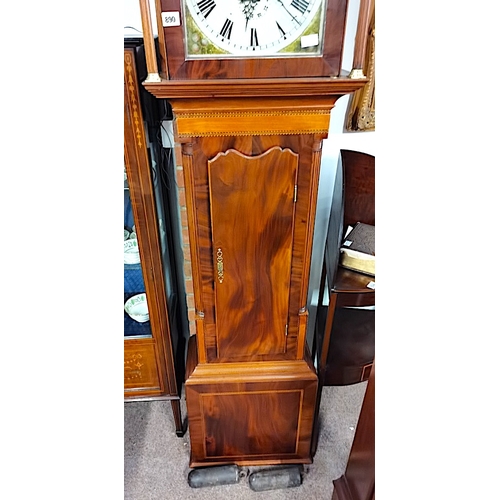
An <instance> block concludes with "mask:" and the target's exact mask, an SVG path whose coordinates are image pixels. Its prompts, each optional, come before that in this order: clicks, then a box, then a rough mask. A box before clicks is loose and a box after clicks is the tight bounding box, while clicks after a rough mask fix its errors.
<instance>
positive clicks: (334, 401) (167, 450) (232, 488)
mask: <svg viewBox="0 0 500 500" xmlns="http://www.w3.org/2000/svg"><path fill="white" fill-rule="evenodd" d="M366 384H367V383H366V382H363V383H360V384H355V385H351V386H344V387H325V388H324V389H323V395H322V400H321V407H320V435H319V442H318V450H317V452H316V455H315V457H314V462H313V463H312V464H311V465H307V466H305V470H306V472H305V474H304V476H303V482H302V485H301V486H298V487H295V488H287V489H280V490H271V491H264V492H255V491H252V490H251V489H250V487H249V486H248V479H247V478H243V479H241V480H240V481H239V483H237V484H232V485H227V486H211V487H204V488H191V487H190V486H189V484H188V482H187V477H188V474H189V471H190V470H191V469H190V468H189V430H188V432H187V433H186V435H185V436H184V437H182V438H179V437H177V436H176V434H175V428H174V423H173V417H172V412H171V406H170V403H169V402H163V401H152V402H134V403H125V441H124V445H125V500H191V499H206V500H220V499H224V500H233V499H234V500H245V499H253V500H258V499H265V500H285V499H287V500H288V499H290V500H292V499H297V500H299V499H300V500H305V499H314V500H330V499H331V497H332V493H333V484H332V481H333V480H334V479H337V478H338V477H340V476H341V475H342V474H343V472H344V470H345V467H346V465H347V460H348V458H349V451H350V449H351V445H352V440H353V439H354V432H355V428H356V424H357V421H358V417H359V412H360V409H361V404H362V402H363V396H364V393H365V389H366ZM182 411H183V417H185V415H186V406H185V401H184V400H183V401H182ZM267 468H269V467H250V468H246V469H248V471H249V473H251V472H255V471H258V470H264V469H267Z"/></svg>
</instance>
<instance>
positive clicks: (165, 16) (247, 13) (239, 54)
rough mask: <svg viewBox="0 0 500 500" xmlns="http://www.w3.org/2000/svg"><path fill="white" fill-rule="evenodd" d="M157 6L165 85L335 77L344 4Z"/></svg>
mask: <svg viewBox="0 0 500 500" xmlns="http://www.w3.org/2000/svg"><path fill="white" fill-rule="evenodd" d="M156 2H157V4H158V7H157V10H160V11H161V15H160V16H158V33H159V40H160V47H161V52H162V58H163V59H164V62H165V64H166V59H167V53H168V75H169V79H172V80H186V79H187V80H191V79H194V80H202V79H227V78H238V79H240V78H250V79H251V78H271V77H272V78H276V77H282V78H292V77H310V76H325V77H331V76H339V75H340V70H341V59H342V48H343V36H344V31H345V21H346V18H347V0H258V1H257V0H253V1H250V0H248V1H242V0H156ZM167 48H168V49H167Z"/></svg>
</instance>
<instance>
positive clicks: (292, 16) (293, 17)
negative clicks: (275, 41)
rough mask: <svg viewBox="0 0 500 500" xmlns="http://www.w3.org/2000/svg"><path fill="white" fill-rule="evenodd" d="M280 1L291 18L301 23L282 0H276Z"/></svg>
mask: <svg viewBox="0 0 500 500" xmlns="http://www.w3.org/2000/svg"><path fill="white" fill-rule="evenodd" d="M276 1H277V2H278V3H280V4H281V6H282V7H283V8H284V9H285V10H286V11H287V12H288V13H289V14H290V16H291V18H292V19H293V20H294V21H295V22H296V23H297V24H300V23H299V21H297V18H296V17H295V16H294V15H293V14H292V13H291V12H290V11H289V10H288V9H287V8H286V5H285V4H284V3H283V2H282V0H276Z"/></svg>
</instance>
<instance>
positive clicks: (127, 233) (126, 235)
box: [123, 229, 130, 241]
mask: <svg viewBox="0 0 500 500" xmlns="http://www.w3.org/2000/svg"><path fill="white" fill-rule="evenodd" d="M123 236H124V238H123V240H124V241H125V240H126V239H127V238H128V237H129V236H130V233H129V232H128V231H127V230H126V229H124V230H123Z"/></svg>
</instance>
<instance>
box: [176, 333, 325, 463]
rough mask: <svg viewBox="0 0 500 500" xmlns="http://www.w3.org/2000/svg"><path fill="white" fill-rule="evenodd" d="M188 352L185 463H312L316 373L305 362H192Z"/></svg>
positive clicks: (194, 353)
mask: <svg viewBox="0 0 500 500" xmlns="http://www.w3.org/2000/svg"><path fill="white" fill-rule="evenodd" d="M191 340H193V339H191ZM190 344H192V342H190ZM189 351H190V352H189V353H188V358H191V360H190V361H191V362H190V361H188V364H189V365H191V366H195V367H194V369H192V370H191V371H190V373H189V372H188V378H187V380H186V384H185V388H186V403H187V412H188V421H189V433H190V438H191V461H190V467H201V466H209V465H222V464H227V463H231V464H238V465H275V464H287V463H290V464H292V463H311V462H312V458H311V436H312V431H313V420H314V408H315V402H316V393H317V388H318V378H317V375H316V372H315V370H314V367H313V366H312V365H311V364H310V363H307V362H306V361H303V360H298V361H296V360H292V361H276V362H267V361H266V362H249V363H204V364H200V363H198V364H196V361H195V362H194V363H193V361H194V360H193V356H196V351H195V349H192V348H191V349H190V350H189ZM193 351H194V352H193Z"/></svg>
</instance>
